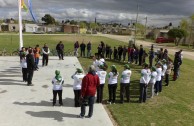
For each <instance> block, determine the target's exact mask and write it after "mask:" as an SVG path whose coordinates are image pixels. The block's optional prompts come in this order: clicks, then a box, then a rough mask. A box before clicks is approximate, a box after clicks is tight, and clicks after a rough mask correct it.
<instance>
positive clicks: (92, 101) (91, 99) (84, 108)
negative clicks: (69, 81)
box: [80, 96, 95, 117]
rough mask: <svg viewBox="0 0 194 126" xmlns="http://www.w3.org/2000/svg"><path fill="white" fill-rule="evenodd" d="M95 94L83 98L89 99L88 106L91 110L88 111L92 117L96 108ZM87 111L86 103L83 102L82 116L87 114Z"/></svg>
mask: <svg viewBox="0 0 194 126" xmlns="http://www.w3.org/2000/svg"><path fill="white" fill-rule="evenodd" d="M94 99H95V97H94V96H86V97H84V98H83V100H88V106H89V112H88V116H89V117H92V115H93V108H94ZM85 113H86V106H85V104H83V103H82V105H81V114H80V115H81V116H85Z"/></svg>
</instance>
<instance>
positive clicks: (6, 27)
mask: <svg viewBox="0 0 194 126" xmlns="http://www.w3.org/2000/svg"><path fill="white" fill-rule="evenodd" d="M1 31H2V32H8V31H9V26H8V24H7V23H2V24H1Z"/></svg>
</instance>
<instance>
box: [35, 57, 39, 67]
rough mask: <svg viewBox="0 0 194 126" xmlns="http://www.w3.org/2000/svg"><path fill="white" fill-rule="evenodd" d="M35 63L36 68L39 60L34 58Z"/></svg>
mask: <svg viewBox="0 0 194 126" xmlns="http://www.w3.org/2000/svg"><path fill="white" fill-rule="evenodd" d="M35 63H36V66H37V67H38V63H39V58H35Z"/></svg>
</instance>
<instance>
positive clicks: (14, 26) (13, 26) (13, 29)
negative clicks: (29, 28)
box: [8, 24, 19, 32]
mask: <svg viewBox="0 0 194 126" xmlns="http://www.w3.org/2000/svg"><path fill="white" fill-rule="evenodd" d="M8 31H10V32H19V24H8Z"/></svg>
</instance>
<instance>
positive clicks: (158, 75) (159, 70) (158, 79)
mask: <svg viewBox="0 0 194 126" xmlns="http://www.w3.org/2000/svg"><path fill="white" fill-rule="evenodd" d="M156 72H157V76H156V81H161V76H162V68H156Z"/></svg>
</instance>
